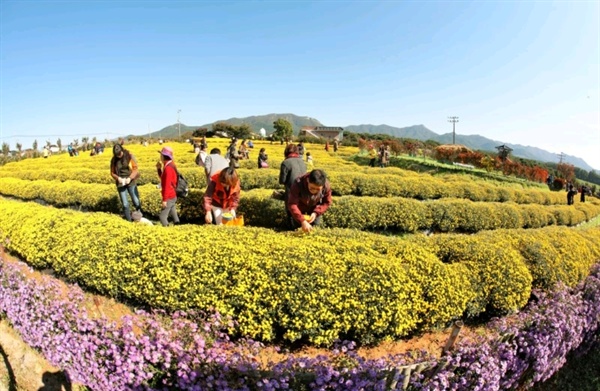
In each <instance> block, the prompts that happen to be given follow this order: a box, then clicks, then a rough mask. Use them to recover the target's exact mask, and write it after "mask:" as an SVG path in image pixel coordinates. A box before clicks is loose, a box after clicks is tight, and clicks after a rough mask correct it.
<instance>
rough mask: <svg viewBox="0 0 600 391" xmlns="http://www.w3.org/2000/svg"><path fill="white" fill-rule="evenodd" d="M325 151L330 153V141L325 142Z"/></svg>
mask: <svg viewBox="0 0 600 391" xmlns="http://www.w3.org/2000/svg"><path fill="white" fill-rule="evenodd" d="M325 151H326V152H329V141H325Z"/></svg>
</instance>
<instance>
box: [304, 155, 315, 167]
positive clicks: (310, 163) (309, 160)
mask: <svg viewBox="0 0 600 391" xmlns="http://www.w3.org/2000/svg"><path fill="white" fill-rule="evenodd" d="M306 167H308V168H310V169H311V170H312V169H313V167H314V162H313V157H312V155H311V154H310V152H306Z"/></svg>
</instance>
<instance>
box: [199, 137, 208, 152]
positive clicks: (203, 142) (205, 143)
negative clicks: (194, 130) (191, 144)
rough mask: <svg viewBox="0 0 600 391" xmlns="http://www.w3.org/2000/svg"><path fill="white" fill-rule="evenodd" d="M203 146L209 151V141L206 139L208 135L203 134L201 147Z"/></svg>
mask: <svg viewBox="0 0 600 391" xmlns="http://www.w3.org/2000/svg"><path fill="white" fill-rule="evenodd" d="M202 147H204V149H205V150H207V151H208V142H207V141H206V136H202V140H200V149H202Z"/></svg>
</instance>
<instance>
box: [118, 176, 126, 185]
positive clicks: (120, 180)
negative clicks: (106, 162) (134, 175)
mask: <svg viewBox="0 0 600 391" xmlns="http://www.w3.org/2000/svg"><path fill="white" fill-rule="evenodd" d="M119 186H125V178H121V177H119Z"/></svg>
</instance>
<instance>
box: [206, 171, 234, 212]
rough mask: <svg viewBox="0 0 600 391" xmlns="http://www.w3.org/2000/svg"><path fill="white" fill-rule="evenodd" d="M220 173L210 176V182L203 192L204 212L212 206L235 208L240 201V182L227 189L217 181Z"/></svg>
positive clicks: (208, 210)
mask: <svg viewBox="0 0 600 391" xmlns="http://www.w3.org/2000/svg"><path fill="white" fill-rule="evenodd" d="M220 174H221V173H220V172H218V173H216V174H215V175H213V176H212V177H211V178H210V183H209V184H208V188H207V189H206V193H204V210H205V211H206V212H210V211H211V210H212V206H216V207H219V208H222V209H233V210H235V209H237V206H238V204H239V203H240V191H241V189H240V182H239V181H238V183H237V184H236V185H235V187H234V188H229V190H227V189H225V188H224V187H223V185H222V184H221V182H219V175H220Z"/></svg>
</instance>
